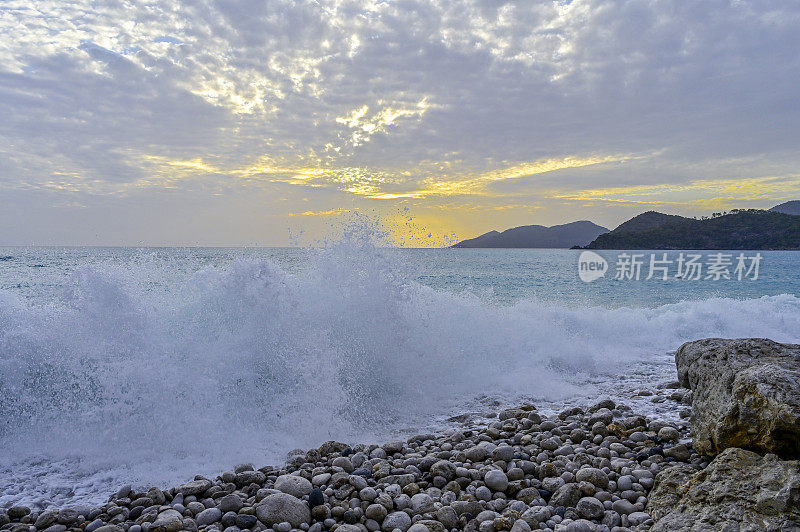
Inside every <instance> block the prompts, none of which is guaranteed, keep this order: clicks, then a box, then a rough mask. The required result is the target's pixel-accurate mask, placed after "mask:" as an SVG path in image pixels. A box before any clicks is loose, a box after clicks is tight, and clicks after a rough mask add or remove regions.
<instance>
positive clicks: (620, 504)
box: [611, 499, 636, 515]
mask: <svg viewBox="0 0 800 532" xmlns="http://www.w3.org/2000/svg"><path fill="white" fill-rule="evenodd" d="M611 509H612V510H614V511H615V512H617V513H618V514H620V515H628V514H631V513H633V512H635V511H636V505H635V504H633V503H632V502H630V501H627V500H625V499H620V500H618V501H614V502H613V503H611Z"/></svg>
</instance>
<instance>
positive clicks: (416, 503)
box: [411, 493, 433, 514]
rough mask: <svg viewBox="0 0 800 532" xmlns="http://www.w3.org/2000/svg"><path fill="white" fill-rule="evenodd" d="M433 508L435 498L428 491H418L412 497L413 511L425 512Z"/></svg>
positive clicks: (416, 512) (417, 512)
mask: <svg viewBox="0 0 800 532" xmlns="http://www.w3.org/2000/svg"><path fill="white" fill-rule="evenodd" d="M431 510H433V499H431V496H430V495H428V494H427V493H417V494H416V495H414V496H413V497H411V511H412V512H414V513H415V514H423V513H426V512H430V511H431Z"/></svg>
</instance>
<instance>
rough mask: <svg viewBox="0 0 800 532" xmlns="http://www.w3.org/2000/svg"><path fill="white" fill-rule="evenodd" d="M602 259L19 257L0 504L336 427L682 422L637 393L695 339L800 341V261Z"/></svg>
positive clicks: (767, 256) (3, 395)
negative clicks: (557, 414) (599, 418)
mask: <svg viewBox="0 0 800 532" xmlns="http://www.w3.org/2000/svg"><path fill="white" fill-rule="evenodd" d="M581 253H582V252H581V251H579V250H548V249H403V248H391V247H387V246H385V245H382V244H381V243H380V242H375V241H374V239H371V238H362V237H359V236H357V235H356V236H355V237H353V236H351V237H347V236H346V237H343V238H342V239H340V240H338V241H335V242H328V243H326V244H325V245H323V246H318V247H313V248H311V247H309V248H267V249H265V248H197V247H191V248H97V247H85V248H80V247H75V248H67V247H53V248H45V247H9V248H0V507H7V506H10V505H12V504H19V503H23V504H27V505H30V506H33V507H35V508H43V507H48V506H59V507H64V506H80V505H91V504H97V503H102V502H104V501H105V500H107V499H108V497H109V495H110V494H111V493H113V492H114V491H116V490H117V489H118V488H119V487H120V486H122V485H124V484H133V485H134V486H138V487H143V488H146V487H149V486H161V487H169V486H175V485H178V484H180V483H182V482H185V481H187V480H191V479H192V478H193V477H194V475H196V474H202V475H207V476H211V475H216V474H219V473H220V472H222V471H224V470H228V469H232V468H233V467H234V466H235V465H237V464H241V463H252V464H254V465H255V466H256V467H261V466H264V465H277V464H280V463H282V461H283V460H284V459H285V456H286V453H287V452H289V451H291V450H293V449H298V448H300V449H308V448H311V447H318V446H319V445H320V444H321V443H323V442H324V441H326V440H338V441H345V442H348V443H351V444H354V443H359V442H363V443H370V442H382V441H391V440H394V439H399V438H404V437H407V436H408V435H410V434H412V433H419V432H425V431H430V430H436V429H446V428H448V427H451V426H454V425H453V422H452V421H448V418H449V417H450V416H452V415H454V414H461V413H476V415H480V416H489V415H491V413H492V412H497V410H498V409H499V408H502V407H503V406H505V405H513V404H516V403H519V402H520V401H528V402H532V403H533V404H535V405H537V406H538V407H539V408H540V409H541V410H544V411H556V410H558V409H559V408H561V407H563V405H578V406H580V405H587V404H589V403H591V402H593V401H596V400H597V399H598V398H601V397H612V398H614V399H615V400H618V401H623V402H626V403H627V404H629V405H630V406H632V407H633V408H634V409H635V410H637V411H639V412H643V413H646V414H648V415H654V416H665V417H670V416H672V417H674V418H676V419H677V415H678V410H679V406H677V405H676V404H675V403H673V402H666V403H653V402H651V400H650V399H651V398H650V397H648V396H646V395H641V396H640V395H639V394H638V392H637V391H638V390H641V389H652V388H655V387H656V386H658V385H664V384H666V383H668V382H670V381H674V380H675V379H676V375H675V366H674V352H675V350H676V349H677V348H678V347H679V346H680V345H681V344H682V343H683V342H686V341H690V340H696V339H701V338H707V337H725V338H736V337H768V338H772V339H774V340H777V341H782V342H800V298H798V289H799V288H800V253H798V252H792V251H761V252H755V251H753V252H749V251H748V252H744V253H742V252H738V251H731V252H724V253H723V256H721V257H712V256H711V255H713V254H714V253H718V252H708V251H697V252H691V251H685V252H680V251H670V252H666V253H667V256H664V253H665V252H663V251H637V252H618V251H600V252H598V254H599V256H600V257H602V258H603V259H604V260H605V261H606V263H607V270H606V271H605V272H604V275H603V276H600V277H599V278H597V279H596V280H594V281H592V282H584V281H582V280H581V278H580V276H579V262H580V260H581ZM681 253H684V256H683V258H684V259H686V258H688V257H689V256H690V255H692V254H695V255H702V257H701V258H700V259H699V260H695V262H702V263H703V264H704V265H705V268H706V269H705V270H704V271H703V272H702V275H701V276H699V278H693V277H691V276H686V275H683V276H680V277H679V276H678V275H677V272H676V271H674V270H677V268H678V263H679V262H680V258H681ZM632 254H635V255H637V256H636V257H633V258H632V259H631V256H630V255H632ZM626 255H627V256H626ZM740 255H742V257H741V259H739V258H738V257H739V256H740ZM756 256H758V257H759V258H758V271H757V272H755V271H754V269H753V268H751V267H750V266H752V263H753V261H754V260H756V259H755V257H756ZM651 260H652V261H653V266H656V270H655V273H654V275H652V276H650V275H649V274H650V271H649V270H650V266H651V262H650V261H651ZM741 261H744V263H745V265H746V266H747V268H746V269H742V268H739V269H738V270H737V268H736V266H737V265H738V263H739V262H741ZM595 262H597V260H596V257H595ZM712 263H713V264H717V266H716V267H713V268H712ZM728 263H730V265H729V267H727V268H722V267H721V266H720V264H723V265H728ZM631 264H639V266H640V270H639V271H634V270H633V269H631V268H628V267H627V266H626V265H628V266H630V265H631ZM665 264H667V265H669V266H668V267H667V266H664V265H665ZM681 264H682V263H681ZM659 267H660V269H659ZM670 268H672V270H671V269H670ZM748 269H749V271H748ZM712 271H713V272H717V273H719V272H720V271H722V273H721V274H719V275H717V273H714V274H713V275H711V276H710V277H708V278H707V277H706V276H707V274H706V272H712ZM726 271H727V277H728V278H726V276H725V275H724V274H725V272H726ZM664 275H667V277H668V278H667V279H664ZM648 276H650V278H649V279H648V278H647V277H648ZM715 277H716V278H715ZM487 420H488V418H487Z"/></svg>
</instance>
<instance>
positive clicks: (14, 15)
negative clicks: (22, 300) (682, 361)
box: [0, 0, 800, 246]
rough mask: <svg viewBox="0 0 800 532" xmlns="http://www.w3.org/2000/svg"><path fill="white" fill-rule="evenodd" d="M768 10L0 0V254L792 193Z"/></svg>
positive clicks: (276, 0) (695, 205)
mask: <svg viewBox="0 0 800 532" xmlns="http://www.w3.org/2000/svg"><path fill="white" fill-rule="evenodd" d="M798 50H800V2H796V1H793V0H783V1H778V0H756V1H747V0H704V1H702V2H687V1H686V0H629V1H622V0H573V1H571V2H570V1H536V0H524V1H518V2H504V1H501V0H452V1H443V0H427V1H421V0H400V1H376V0H314V1H312V0H307V1H306V0H189V1H180V2H179V1H174V0H148V1H144V0H125V1H121V0H103V1H102V2H97V1H88V0H37V1H33V0H0V245H29V244H39V245H231V246H237V245H248V246H252V245H261V246H280V245H294V244H304V243H308V242H314V241H317V240H318V239H321V238H324V237H325V236H326V235H327V234H330V233H331V232H332V231H335V230H337V228H340V227H341V226H342V225H343V224H348V223H353V222H352V220H353V218H354V216H356V218H358V217H361V216H367V217H370V218H372V219H374V218H377V219H380V220H383V221H384V223H385V224H386V225H387V227H389V228H390V230H391V231H393V234H394V236H395V239H396V241H397V242H398V243H403V244H405V245H441V244H442V243H447V242H449V241H452V239H454V238H459V239H461V238H470V237H473V236H476V235H478V234H481V233H484V232H486V231H489V230H492V229H499V230H502V229H504V228H508V227H513V226H517V225H527V224H542V225H554V224H559V223H566V222H571V221H575V220H585V219H588V220H592V221H594V222H596V223H598V224H601V225H604V226H606V227H609V228H613V227H615V226H616V225H618V224H619V223H621V222H623V221H625V220H626V219H628V218H630V217H632V216H634V215H636V214H639V213H641V212H644V211H647V210H658V211H661V212H668V213H674V214H683V215H688V216H700V215H707V214H710V213H711V212H717V211H722V210H728V209H731V208H767V207H771V206H773V205H775V204H778V203H781V202H783V201H786V200H791V199H800V53H798Z"/></svg>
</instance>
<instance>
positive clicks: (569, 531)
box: [564, 519, 594, 532]
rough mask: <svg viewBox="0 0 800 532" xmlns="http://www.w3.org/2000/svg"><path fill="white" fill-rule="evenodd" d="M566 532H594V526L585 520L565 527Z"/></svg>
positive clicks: (579, 520)
mask: <svg viewBox="0 0 800 532" xmlns="http://www.w3.org/2000/svg"><path fill="white" fill-rule="evenodd" d="M564 530H565V532H594V524H593V523H591V522H590V521H586V520H585V519H578V520H577V521H573V522H571V523H570V524H568V525H567V526H566V527H565V529H564Z"/></svg>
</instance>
